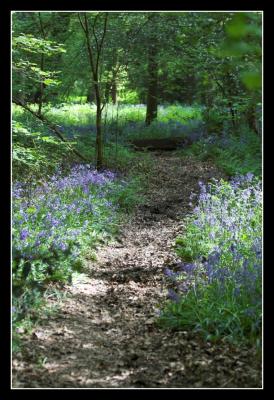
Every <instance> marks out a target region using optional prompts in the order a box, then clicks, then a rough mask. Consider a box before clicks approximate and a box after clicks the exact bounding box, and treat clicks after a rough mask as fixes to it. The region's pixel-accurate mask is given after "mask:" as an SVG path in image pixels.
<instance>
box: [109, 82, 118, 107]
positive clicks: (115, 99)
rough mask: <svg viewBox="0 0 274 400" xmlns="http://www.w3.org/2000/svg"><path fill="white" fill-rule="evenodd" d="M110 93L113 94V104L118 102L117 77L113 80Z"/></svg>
mask: <svg viewBox="0 0 274 400" xmlns="http://www.w3.org/2000/svg"><path fill="white" fill-rule="evenodd" d="M110 94H111V100H112V104H116V103H117V83H116V80H115V79H114V80H113V82H112V86H111V92H110Z"/></svg>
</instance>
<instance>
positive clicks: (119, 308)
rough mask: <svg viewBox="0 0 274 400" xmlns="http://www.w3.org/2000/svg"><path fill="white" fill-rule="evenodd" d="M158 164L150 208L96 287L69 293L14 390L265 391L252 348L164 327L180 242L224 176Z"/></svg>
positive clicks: (29, 351)
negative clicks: (194, 195)
mask: <svg viewBox="0 0 274 400" xmlns="http://www.w3.org/2000/svg"><path fill="white" fill-rule="evenodd" d="M152 157H154V158H155V162H154V167H153V171H152V174H151V175H152V176H151V181H150V184H149V191H148V193H147V200H146V204H145V205H142V206H139V207H138V208H137V209H136V212H135V213H134V216H133V217H132V218H131V219H130V221H129V222H128V223H127V224H126V225H125V226H124V227H123V229H122V233H121V235H120V238H119V241H117V242H115V243H113V244H112V245H110V246H107V247H102V248H99V249H98V252H97V258H98V259H97V261H96V262H90V264H89V271H88V275H87V278H86V279H85V280H84V281H79V282H76V283H75V284H73V285H72V286H67V287H66V290H67V293H68V297H67V298H65V300H64V302H63V303H62V305H61V309H60V310H59V312H58V313H57V314H56V315H54V316H53V317H50V318H48V319H45V320H43V321H41V323H40V325H39V326H38V327H37V328H36V330H35V332H34V333H33V334H32V336H31V337H27V336H25V337H24V338H23V343H24V346H23V350H22V352H21V353H19V354H17V355H16V357H15V358H14V360H13V364H14V371H13V387H31V388H47V387H48V388H172V387H173V388H210V387H216V388H223V387H227V388H229V387H232V388H233V387H234V388H235V387H260V386H261V382H260V380H261V377H260V365H258V362H257V361H255V360H256V359H255V357H254V354H253V353H252V351H251V350H249V349H248V348H244V347H241V348H234V347H232V346H231V345H228V344H224V343H221V344H220V343H218V344H214V345H213V344H210V343H205V342H203V341H202V340H201V339H200V338H199V337H198V336H196V335H194V334H193V333H191V332H185V331H169V330H163V329H161V328H159V327H158V326H157V324H156V323H155V317H156V313H157V309H158V305H159V304H160V303H161V302H163V301H164V299H165V297H166V286H167V283H166V281H165V280H166V278H165V276H164V275H163V269H164V267H166V266H169V265H172V264H173V263H176V262H177V261H179V260H178V259H177V257H176V254H175V252H174V248H173V246H174V239H175V237H176V236H177V235H178V233H179V232H180V231H182V229H183V222H182V220H183V217H184V215H186V214H187V213H188V212H189V211H190V206H189V196H190V194H191V192H193V191H194V192H198V181H199V180H203V181H207V180H208V179H210V178H211V177H215V178H220V177H221V176H222V174H221V173H220V171H218V170H217V169H216V167H214V166H213V165H212V164H211V163H209V162H197V161H195V162H194V161H191V160H187V159H181V158H179V157H177V156H176V153H172V152H170V153H169V152H162V153H157V152H156V153H153V155H152Z"/></svg>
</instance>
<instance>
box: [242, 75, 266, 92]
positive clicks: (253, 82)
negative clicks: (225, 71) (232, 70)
mask: <svg viewBox="0 0 274 400" xmlns="http://www.w3.org/2000/svg"><path fill="white" fill-rule="evenodd" d="M241 78H242V81H243V83H244V85H245V86H246V87H247V88H248V89H251V90H255V89H260V88H261V86H262V77H261V74H260V72H257V71H245V72H243V73H242V75H241Z"/></svg>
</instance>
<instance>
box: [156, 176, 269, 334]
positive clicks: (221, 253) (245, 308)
mask: <svg viewBox="0 0 274 400" xmlns="http://www.w3.org/2000/svg"><path fill="white" fill-rule="evenodd" d="M199 186H200V194H199V196H198V205H197V206H196V207H195V209H194V211H193V214H192V216H190V218H189V221H188V226H187V227H186V232H185V234H184V237H183V238H181V240H180V241H179V242H178V254H179V255H181V257H182V258H184V256H185V248H186V247H187V246H188V249H189V250H188V251H189V253H188V255H189V254H190V255H191V258H192V260H193V261H192V262H191V263H185V262H181V263H179V264H178V265H177V269H178V268H179V271H178V272H173V271H172V270H169V269H166V270H165V271H164V272H165V275H166V276H167V277H168V279H169V280H170V282H171V289H172V290H173V291H175V293H176V296H175V294H174V293H173V292H172V291H170V290H169V292H168V297H169V299H170V300H171V301H174V302H175V303H176V304H179V303H180V304H182V303H184V304H187V302H188V301H189V300H188V298H189V299H190V298H192V299H193V297H191V296H190V297H185V293H189V292H191V290H192V289H193V287H195V296H194V297H196V298H200V300H199V304H200V305H201V307H202V306H203V304H204V308H206V305H205V303H204V302H205V299H206V298H209V297H210V296H212V298H213V301H216V299H218V307H219V310H220V309H222V308H223V309H224V310H230V309H231V315H234V316H235V321H236V320H237V321H238V322H237V323H238V325H239V326H240V328H239V330H240V329H242V330H241V332H253V333H252V334H254V332H257V334H258V332H259V329H260V321H261V298H262V293H261V283H262V238H261V218H262V214H261V213H262V188H261V182H260V181H259V180H258V179H257V178H256V177H254V175H253V174H251V173H248V174H246V175H245V176H236V177H234V178H233V179H232V180H231V181H230V182H224V181H221V182H218V181H217V180H213V182H212V183H211V184H209V185H207V186H206V185H205V184H204V183H203V182H199ZM193 197H195V196H194V194H193V195H192V198H193ZM206 293H208V294H206ZM209 293H210V296H209ZM178 296H179V297H180V300H179V299H178ZM214 299H215V300H214ZM197 304H198V303H197ZM211 306H212V305H211ZM209 309H210V307H209ZM226 314H227V315H230V314H229V313H228V311H225V315H226ZM208 318H209V319H210V318H213V315H212V316H210V315H209V316H208ZM226 318H228V317H226ZM230 318H231V319H232V317H230ZM235 321H234V325H235V326H236V322H235ZM221 323H222V322H221V318H220V324H221ZM241 324H242V326H241ZM227 326H229V324H228V325H227ZM237 329H238V328H237Z"/></svg>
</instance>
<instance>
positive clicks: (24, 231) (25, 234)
mask: <svg viewBox="0 0 274 400" xmlns="http://www.w3.org/2000/svg"><path fill="white" fill-rule="evenodd" d="M28 236H29V232H28V230H27V229H26V228H24V229H22V231H21V232H20V240H25V239H26V238H27V237H28Z"/></svg>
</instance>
